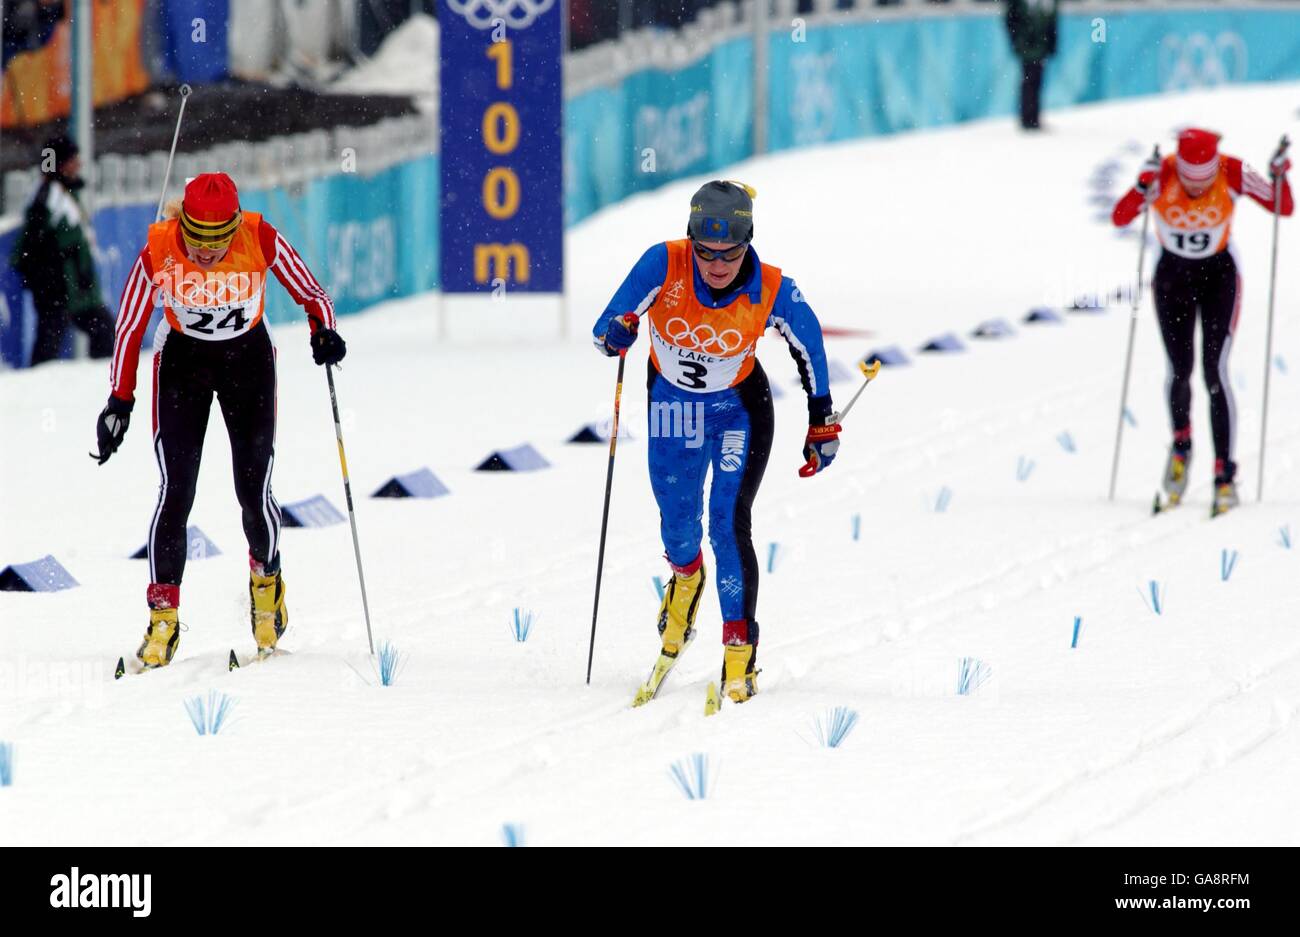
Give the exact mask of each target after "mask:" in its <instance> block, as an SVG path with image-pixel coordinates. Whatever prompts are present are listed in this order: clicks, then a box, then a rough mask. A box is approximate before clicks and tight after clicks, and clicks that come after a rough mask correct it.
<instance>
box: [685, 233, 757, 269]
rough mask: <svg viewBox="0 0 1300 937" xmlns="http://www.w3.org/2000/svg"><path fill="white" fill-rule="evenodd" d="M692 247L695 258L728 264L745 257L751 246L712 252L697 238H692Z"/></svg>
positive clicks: (735, 246)
mask: <svg viewBox="0 0 1300 937" xmlns="http://www.w3.org/2000/svg"><path fill="white" fill-rule="evenodd" d="M691 247H692V249H694V251H695V256H696V257H698V258H700V260H703V261H710V260H725V261H726V262H727V263H733V262H735V261H737V260H739V259H740V258H741V257H744V256H745V251H747V250H749V244H748V243H744V244H736V245H734V246H732V247H724V248H723V249H722V250H712V249H711V248H708V247H705V246H704V245H703V244H701V243H700V242H699V241H697V240H695V238H691Z"/></svg>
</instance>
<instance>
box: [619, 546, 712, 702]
mask: <svg viewBox="0 0 1300 937" xmlns="http://www.w3.org/2000/svg"><path fill="white" fill-rule="evenodd" d="M691 567H694V569H693V570H692V569H691ZM688 570H689V571H688ZM706 579H707V577H706V575H705V572H704V554H703V553H701V554H700V555H699V556H697V557H696V558H695V562H694V563H691V564H690V565H689V566H686V567H673V578H672V579H670V580H669V581H668V585H667V586H665V587H664V598H663V601H662V602H661V603H660V605H659V638H660V640H661V641H662V642H663V647H662V648H661V649H660V651H659V658H658V660H656V661H655V665H654V669H652V670H651V671H650V676H649V677H647V678H646V682H645V683H643V684H641V687H640V689H638V690H637V691H636V696H635V697H633V699H632V705H633V706H634V707H635V706H644V705H645V704H646V703H648V702H650V701H651V700H652V699H654V698H655V694H656V693H658V692H659V687H660V685H661V684H662V683H663V682H664V678H665V677H667V676H668V672H669V671H670V670H672V669H673V667H675V666H676V665H677V661H678V658H680V657H681V653H682V651H684V650H686V648H688V647H689V646H690V644H691V642H692V641H694V640H695V614H696V612H698V611H699V608H700V597H701V596H702V595H703V594H704V583H705V580H706Z"/></svg>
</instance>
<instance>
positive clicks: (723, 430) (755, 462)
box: [646, 362, 773, 644]
mask: <svg viewBox="0 0 1300 937" xmlns="http://www.w3.org/2000/svg"><path fill="white" fill-rule="evenodd" d="M648 384H649V403H650V405H649V415H648V423H649V426H648V431H647V434H646V435H647V438H648V439H649V448H650V484H651V487H652V488H653V489H654V494H655V501H656V502H657V503H658V504H659V519H660V521H659V525H660V535H661V536H662V537H663V542H664V550H665V552H666V553H667V554H668V561H669V562H670V563H672V564H673V565H675V566H687V565H689V564H690V563H692V562H693V561H694V560H695V558H696V556H698V555H699V552H700V541H701V540H702V539H703V537H704V529H703V524H702V521H703V518H704V476H705V473H706V472H707V471H708V469H709V467H710V466H712V468H713V480H712V483H711V484H710V488H709V543H710V544H711V545H712V547H713V555H714V558H715V560H716V563H717V570H716V573H715V576H714V582H715V583H716V584H717V588H718V600H719V603H720V604H721V606H722V618H723V621H724V622H726V623H727V625H726V627H724V629H723V639H724V640H725V641H727V642H728V643H734V644H757V643H758V622H756V621H755V620H754V613H755V608H756V606H757V605H758V557H757V556H756V555H755V554H754V543H753V538H752V535H751V530H750V509H751V507H752V506H753V503H754V495H755V494H757V493H758V486H759V484H760V483H761V482H762V480H763V471H764V469H766V468H767V457H768V454H769V453H770V452H771V449H772V426H773V416H772V392H771V390H770V388H769V387H768V383H767V377H766V375H764V373H763V369H762V368H761V367H760V366H759V365H758V363H757V362H755V365H754V370H753V372H752V373H751V374H750V375H749V377H747V378H745V380H744V381H742V382H741V383H740V384H739V385H738V386H736V387H732V388H729V389H727V390H724V391H718V392H716V393H711V394H692V393H688V392H686V391H681V390H678V389H676V388H674V387H673V386H672V385H671V384H669V383H668V381H666V380H665V379H664V378H663V377H662V376H661V375H660V374H659V372H658V371H657V370H655V367H654V365H653V364H651V365H650V379H649V382H648Z"/></svg>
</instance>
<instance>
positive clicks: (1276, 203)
mask: <svg viewBox="0 0 1300 937" xmlns="http://www.w3.org/2000/svg"><path fill="white" fill-rule="evenodd" d="M1290 145H1291V141H1290V140H1288V139H1287V138H1286V135H1285V134H1283V136H1282V140H1281V142H1280V143H1278V145H1277V152H1276V153H1275V154H1273V162H1276V161H1277V160H1278V159H1280V158H1281V157H1283V156H1285V155H1286V151H1287V147H1289V146H1290ZM1281 218H1282V173H1278V174H1277V175H1276V176H1274V177H1273V265H1272V268H1271V269H1270V271H1269V277H1268V332H1267V337H1266V338H1265V339H1264V412H1263V415H1262V416H1261V417H1260V420H1259V483H1258V484H1257V485H1256V486H1255V491H1256V493H1257V498H1258V500H1260V501H1263V500H1264V444H1265V441H1266V440H1267V439H1268V379H1269V377H1270V376H1271V375H1272V374H1273V299H1274V297H1275V296H1276V295H1277V223H1278V221H1280V220H1281Z"/></svg>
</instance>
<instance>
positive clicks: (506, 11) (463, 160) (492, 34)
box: [438, 0, 564, 293]
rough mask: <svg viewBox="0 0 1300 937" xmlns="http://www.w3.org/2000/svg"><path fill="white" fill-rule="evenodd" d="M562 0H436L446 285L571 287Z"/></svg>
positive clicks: (468, 289) (473, 289)
mask: <svg viewBox="0 0 1300 937" xmlns="http://www.w3.org/2000/svg"><path fill="white" fill-rule="evenodd" d="M562 12H563V4H562V3H560V2H559V0H526V2H524V0H519V2H510V3H495V2H487V0H439V2H438V25H439V28H440V30H441V38H440V40H439V48H440V50H441V56H442V61H441V84H440V87H441V95H442V105H441V109H440V112H439V116H440V119H441V121H442V141H441V157H442V201H441V227H442V237H441V245H442V267H441V278H442V289H443V291H444V292H446V293H495V292H499V291H500V290H502V289H510V290H518V291H528V292H536V293H560V292H563V289H564V178H563V165H564V147H563V131H564V123H563V119H564V118H563V115H564V100H563V79H562V68H561V52H562V37H563V25H564V24H563V20H562V18H561V14H562Z"/></svg>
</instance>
